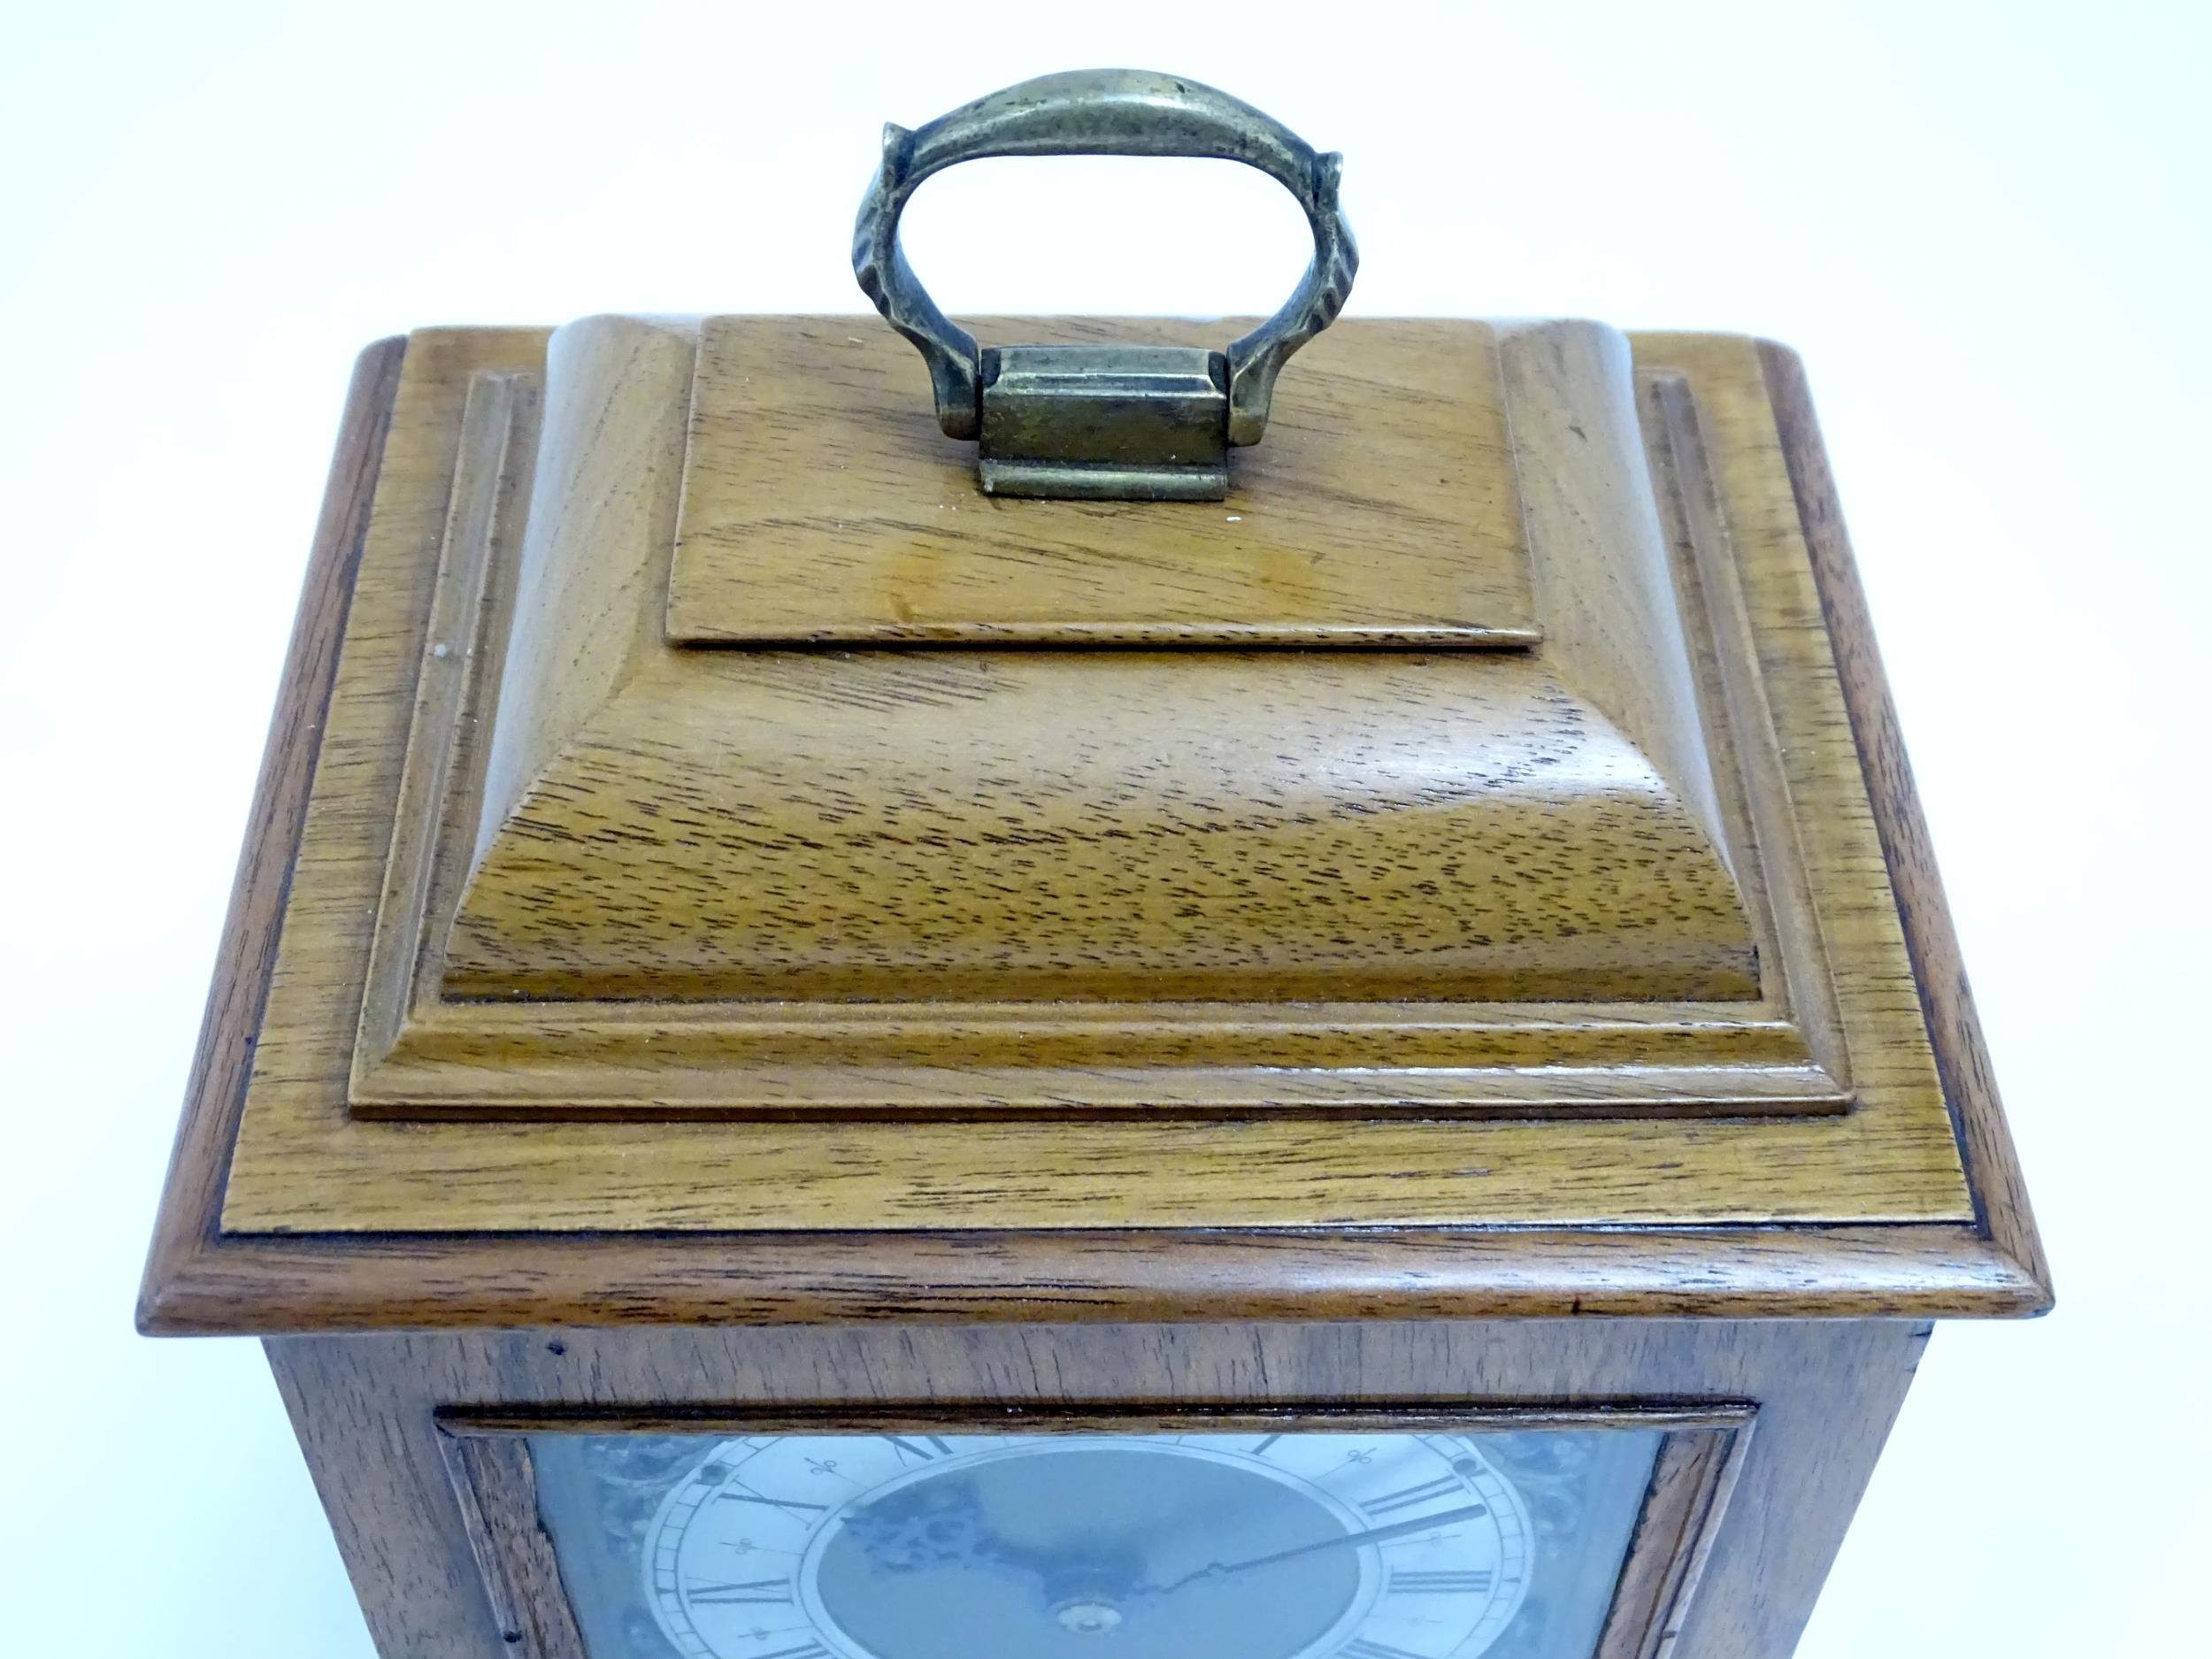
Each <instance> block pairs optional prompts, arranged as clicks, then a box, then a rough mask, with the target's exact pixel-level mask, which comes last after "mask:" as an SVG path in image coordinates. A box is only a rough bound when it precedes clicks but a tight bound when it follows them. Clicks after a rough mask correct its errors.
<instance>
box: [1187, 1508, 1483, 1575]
mask: <svg viewBox="0 0 2212 1659" xmlns="http://www.w3.org/2000/svg"><path fill="white" fill-rule="evenodd" d="M1489 1513H1490V1506H1489V1505H1488V1504H1486V1503H1470V1504H1467V1505H1464V1506H1463V1507H1462V1508H1460V1509H1444V1510H1440V1511H1439V1512H1438V1513H1437V1514H1434V1515H1422V1516H1417V1517H1414V1518H1413V1519H1412V1520H1410V1521H1393V1522H1392V1523H1391V1524H1390V1525H1387V1526H1372V1527H1370V1528H1368V1530H1367V1531H1365V1532H1341V1533H1339V1534H1338V1535H1337V1536H1336V1537H1334V1538H1325V1539H1322V1540H1319V1541H1318V1542H1317V1543H1311V1544H1300V1545H1299V1546H1297V1548H1294V1549H1279V1550H1277V1551H1276V1552H1275V1553H1274V1554H1273V1555H1255V1556H1254V1557H1253V1558H1252V1559H1251V1560H1249V1561H1239V1562H1233V1563H1230V1564H1228V1565H1226V1566H1224V1565H1223V1564H1222V1563H1220V1562H1214V1563H1211V1564H1210V1565H1209V1566H1204V1567H1201V1568H1200V1569H1199V1570H1198V1571H1196V1572H1191V1573H1186V1574H1184V1575H1183V1577H1181V1578H1178V1579H1176V1580H1175V1582H1174V1583H1172V1584H1167V1585H1162V1586H1160V1589H1161V1592H1162V1593H1165V1592H1167V1591H1171V1590H1179V1589H1181V1588H1182V1587H1183V1586H1185V1585H1187V1584H1191V1583H1194V1582H1195V1581H1196V1580H1198V1579H1200V1578H1227V1577H1228V1576H1229V1575H1230V1574H1231V1573H1233V1572H1249V1571H1252V1569H1253V1568H1255V1567H1271V1566H1273V1565H1274V1564H1275V1563H1277V1562H1279V1561H1291V1560H1294V1559H1296V1558H1297V1557H1298V1556H1300V1555H1318V1554H1320V1553H1321V1552H1322V1551H1324V1550H1329V1549H1353V1548H1357V1547H1358V1546H1360V1545H1362V1544H1386V1543H1388V1542H1389V1541H1390V1540H1392V1539H1394V1538H1410V1537H1412V1536H1413V1534H1414V1533H1416V1532H1428V1531H1430V1530H1431V1529H1432V1528H1434V1527H1439V1526H1448V1525H1451V1523H1453V1522H1454V1521H1471V1520H1473V1519H1474V1518H1475V1517H1477V1516H1478V1515H1487V1514H1489Z"/></svg>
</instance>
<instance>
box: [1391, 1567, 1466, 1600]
mask: <svg viewBox="0 0 2212 1659" xmlns="http://www.w3.org/2000/svg"><path fill="white" fill-rule="evenodd" d="M1491 1578H1492V1575H1491V1574H1489V1573H1486V1572H1479V1571H1469V1572H1409V1571H1403V1570H1402V1569H1400V1568H1396V1567H1393V1568H1392V1569H1391V1570H1390V1588H1389V1591H1388V1594H1392V1595H1464V1594H1480V1593H1482V1592H1484V1591H1486V1590H1488V1589H1489V1588H1490V1582H1491Z"/></svg>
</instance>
